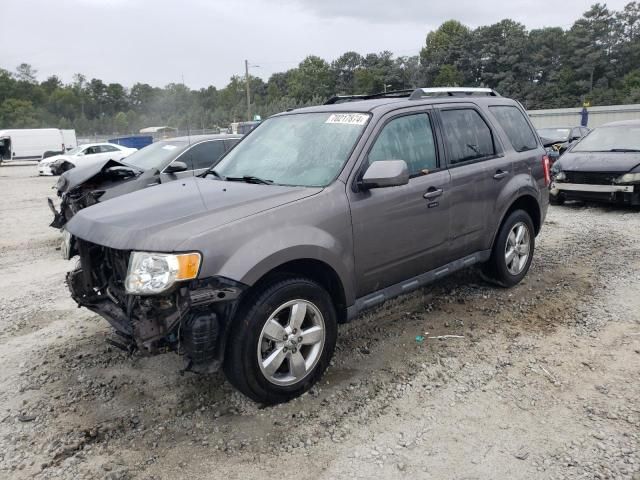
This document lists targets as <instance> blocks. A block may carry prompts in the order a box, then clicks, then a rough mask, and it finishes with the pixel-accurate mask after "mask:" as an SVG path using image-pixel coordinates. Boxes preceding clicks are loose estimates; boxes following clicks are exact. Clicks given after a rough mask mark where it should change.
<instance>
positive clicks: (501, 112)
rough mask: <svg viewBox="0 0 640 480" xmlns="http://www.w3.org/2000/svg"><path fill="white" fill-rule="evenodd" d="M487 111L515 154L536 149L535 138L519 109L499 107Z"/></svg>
mask: <svg viewBox="0 0 640 480" xmlns="http://www.w3.org/2000/svg"><path fill="white" fill-rule="evenodd" d="M489 110H491V113H493V116H494V117H496V120H498V123H499V124H500V126H501V127H502V129H503V130H504V132H505V133H506V134H507V137H508V138H509V141H510V142H511V145H512V146H513V149H514V150H515V151H516V152H526V151H527V150H534V149H536V148H537V147H538V141H537V140H536V136H535V134H534V133H533V130H532V129H531V127H530V126H529V122H527V120H526V119H525V118H524V115H523V114H522V112H521V111H520V109H519V108H517V107H512V106H509V105H500V106H493V107H489Z"/></svg>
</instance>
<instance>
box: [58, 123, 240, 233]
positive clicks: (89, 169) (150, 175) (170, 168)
mask: <svg viewBox="0 0 640 480" xmlns="http://www.w3.org/2000/svg"><path fill="white" fill-rule="evenodd" d="M240 138H242V137H241V136H240V135H199V136H191V137H179V138H173V139H170V140H162V141H159V142H156V143H152V144H151V145H149V146H147V147H144V148H143V149H141V150H138V151H136V152H135V153H133V154H132V155H130V156H128V157H126V158H124V159H121V160H114V159H96V160H91V161H88V162H83V163H82V164H80V165H79V166H78V167H76V168H74V169H72V170H69V171H68V172H65V173H63V174H62V175H61V176H60V178H59V179H58V183H57V184H56V190H57V195H58V197H59V198H60V209H59V210H56V208H55V206H54V203H53V200H51V199H49V206H50V208H51V209H52V211H53V214H54V220H53V222H52V223H51V226H52V227H54V228H61V227H62V226H64V225H65V224H66V223H67V222H68V221H69V219H71V217H73V215H75V214H76V213H77V212H78V211H79V210H81V209H83V208H85V207H88V206H89V205H93V204H94V203H98V202H103V201H105V200H108V199H110V198H114V197H118V196H120V195H124V194H125V193H130V192H133V191H136V190H140V189H143V188H147V187H151V186H154V185H159V184H161V183H167V182H171V181H173V180H177V179H179V178H184V177H191V176H194V175H198V174H200V173H202V172H204V171H205V170H206V169H207V168H209V167H211V166H212V165H213V164H214V163H215V162H216V161H217V160H218V159H219V158H220V157H221V156H222V155H223V154H224V153H226V152H227V151H229V150H230V149H231V148H232V147H233V146H234V145H235V144H236V143H238V142H239V141H240Z"/></svg>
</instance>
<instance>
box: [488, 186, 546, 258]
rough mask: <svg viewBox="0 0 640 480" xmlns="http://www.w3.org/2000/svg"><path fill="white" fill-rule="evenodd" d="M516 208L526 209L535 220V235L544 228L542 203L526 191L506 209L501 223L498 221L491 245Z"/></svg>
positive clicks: (533, 220)
mask: <svg viewBox="0 0 640 480" xmlns="http://www.w3.org/2000/svg"><path fill="white" fill-rule="evenodd" d="M516 210H524V211H525V212H527V213H528V214H529V216H530V217H531V221H532V222H533V228H534V230H535V235H536V236H537V235H538V233H539V232H540V229H541V228H542V210H541V208H540V203H539V202H538V199H537V198H536V197H534V196H533V195H532V194H530V193H524V194H521V195H519V196H518V197H516V198H515V199H514V200H513V201H512V202H511V203H510V204H509V206H508V207H507V208H506V209H505V210H504V212H503V213H502V216H501V217H500V223H498V226H497V228H496V229H495V231H494V232H493V240H492V242H491V246H492V247H493V244H494V243H495V241H496V237H497V236H498V232H499V231H500V228H502V225H503V224H504V222H505V220H506V219H507V218H508V217H509V215H511V213H512V212H514V211H516Z"/></svg>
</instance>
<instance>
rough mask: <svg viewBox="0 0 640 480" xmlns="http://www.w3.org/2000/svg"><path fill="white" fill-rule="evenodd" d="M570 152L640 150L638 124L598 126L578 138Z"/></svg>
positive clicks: (639, 128) (639, 129) (639, 127)
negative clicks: (578, 141)
mask: <svg viewBox="0 0 640 480" xmlns="http://www.w3.org/2000/svg"><path fill="white" fill-rule="evenodd" d="M571 151H572V152H612V151H613V152H615V151H619V152H624V151H633V152H640V126H631V125H620V126H615V127H600V128H596V129H595V130H593V131H592V132H591V133H589V135H587V136H586V137H584V138H583V139H582V140H580V143H578V144H577V145H576V146H575V147H573V148H572V149H571Z"/></svg>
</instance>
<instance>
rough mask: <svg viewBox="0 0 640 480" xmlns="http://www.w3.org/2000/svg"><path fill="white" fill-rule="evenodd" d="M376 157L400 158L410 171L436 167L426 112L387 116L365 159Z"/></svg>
mask: <svg viewBox="0 0 640 480" xmlns="http://www.w3.org/2000/svg"><path fill="white" fill-rule="evenodd" d="M379 160H404V161H405V162H407V165H408V166H409V173H410V174H411V175H415V174H418V173H420V172H422V171H423V170H433V169H435V168H437V166H438V161H437V157H436V146H435V142H434V139H433V131H432V129H431V122H430V119H429V115H427V114H426V113H420V114H418V115H407V116H404V117H399V118H396V119H394V120H391V121H390V122H389V123H388V124H387V125H386V126H385V127H384V129H383V130H382V132H381V133H380V135H379V136H378V138H377V139H376V143H374V145H373V148H372V149H371V151H370V152H369V163H373V162H376V161H379Z"/></svg>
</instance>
